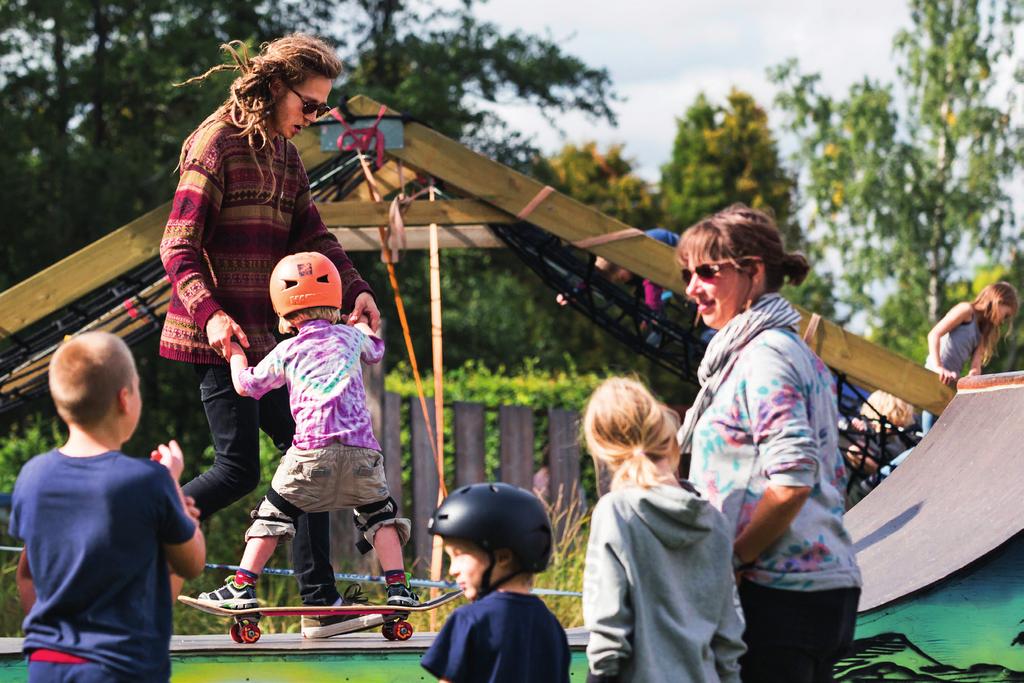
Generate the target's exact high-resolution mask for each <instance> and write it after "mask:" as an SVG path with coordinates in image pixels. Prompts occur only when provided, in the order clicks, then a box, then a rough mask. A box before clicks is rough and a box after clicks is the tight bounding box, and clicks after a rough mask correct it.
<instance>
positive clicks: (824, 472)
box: [690, 329, 861, 591]
mask: <svg viewBox="0 0 1024 683" xmlns="http://www.w3.org/2000/svg"><path fill="white" fill-rule="evenodd" d="M739 353H740V357H739V358H738V359H737V361H736V364H735V365H734V366H733V368H732V371H731V372H730V373H729V376H728V377H726V378H725V380H724V381H723V383H722V385H721V387H720V388H719V390H718V392H717V393H716V394H715V396H714V398H713V399H712V402H711V405H710V406H709V407H708V409H707V410H706V411H705V412H704V414H703V415H701V417H700V419H699V420H698V421H697V425H696V427H695V430H694V434H693V449H692V462H691V465H690V477H691V480H692V481H693V483H694V484H695V485H696V486H697V487H698V488H699V489H700V490H701V492H702V493H703V494H704V495H705V496H707V498H708V499H709V500H710V501H711V504H712V505H714V506H715V507H717V508H718V509H719V510H721V511H722V512H723V513H725V516H726V518H727V519H728V520H729V523H730V524H731V525H732V528H733V529H734V534H735V535H738V534H739V533H740V532H742V531H743V529H744V528H745V527H746V526H747V524H749V523H750V520H751V517H752V516H753V513H754V508H755V507H757V504H758V502H759V501H760V500H761V497H762V496H763V495H764V492H765V489H766V488H767V487H768V485H778V486H809V487H811V495H810V496H809V497H808V499H807V502H806V503H804V506H803V508H801V510H800V512H799V514H798V515H797V517H796V519H794V520H793V523H792V524H791V525H790V528H789V530H788V531H786V533H785V534H783V535H782V537H781V538H779V540H778V541H776V542H775V543H774V544H772V545H771V546H769V547H768V548H767V549H766V550H765V551H764V552H762V553H761V555H760V556H759V557H758V558H757V559H756V560H755V562H754V565H753V567H752V568H750V569H748V570H747V571H746V572H745V573H744V577H745V578H746V579H748V580H750V581H753V582H754V583H757V584H760V585H763V586H767V587H770V588H779V589H784V590H797V591H821V590H831V589H835V588H850V587H855V586H860V585H861V578H860V570H859V569H858V568H857V561H856V557H855V554H854V549H853V544H852V543H851V541H850V536H849V535H848V534H847V532H846V529H845V528H844V527H843V509H844V506H843V492H844V491H845V490H846V467H845V465H844V464H843V458H842V457H841V455H840V453H839V443H838V433H837V424H838V418H839V415H838V410H837V408H836V386H835V382H834V381H833V380H832V375H831V373H830V372H829V371H828V368H826V367H825V364H824V363H822V362H821V359H820V358H818V357H817V356H816V355H814V353H813V352H812V351H811V350H810V349H809V348H808V347H807V345H806V344H804V342H803V341H802V340H801V339H800V338H799V337H797V335H796V334H795V333H794V332H793V331H791V330H788V329H774V330H768V331H766V332H763V333H761V334H760V335H758V336H757V337H756V338H755V339H754V340H753V341H751V342H750V343H749V344H748V345H747V346H746V348H744V349H742V350H741V351H739Z"/></svg>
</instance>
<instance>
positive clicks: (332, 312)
mask: <svg viewBox="0 0 1024 683" xmlns="http://www.w3.org/2000/svg"><path fill="white" fill-rule="evenodd" d="M284 319H285V320H287V321H288V322H290V323H292V324H293V325H294V324H296V323H301V322H305V321H306V320H326V321H327V322H329V323H331V324H332V325H335V324H337V322H338V321H339V320H341V311H340V310H338V309H337V308H335V307H334V306H311V307H310V308H301V309H299V310H297V311H292V312H291V313H287V314H285V316H284Z"/></svg>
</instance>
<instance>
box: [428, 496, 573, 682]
mask: <svg viewBox="0 0 1024 683" xmlns="http://www.w3.org/2000/svg"><path fill="white" fill-rule="evenodd" d="M430 532H431V533H433V534H437V535H439V536H442V537H443V538H444V540H445V550H446V551H447V553H448V557H449V558H450V560H451V567H450V569H449V573H450V574H451V575H452V576H453V577H454V578H455V580H456V582H457V583H458V584H459V588H461V589H462V591H463V592H464V593H465V595H466V598H468V599H469V600H470V601H471V602H472V604H470V605H466V606H464V607H460V608H459V609H457V610H455V611H454V612H453V613H452V614H451V616H449V617H448V619H447V621H445V624H444V627H443V628H442V629H441V632H440V633H438V634H437V638H436V639H435V640H434V644H433V645H432V646H431V647H430V649H429V650H427V653H426V654H425V655H423V659H422V660H420V663H421V664H422V665H423V668H425V669H426V670H427V671H429V672H430V673H432V674H433V675H435V676H437V677H438V678H439V679H441V681H448V682H450V683H463V682H472V683H505V682H507V683H522V681H530V682H531V683H568V682H569V642H568V639H567V638H566V636H565V630H563V629H562V626H561V624H559V623H558V620H557V619H555V616H554V615H553V614H552V613H551V611H550V610H548V608H547V606H546V605H545V604H544V603H543V601H541V599H540V598H538V597H536V596H534V595H531V594H530V590H531V589H532V587H533V576H534V574H536V573H538V572H542V571H544V569H545V568H546V567H547V565H548V561H549V560H550V559H551V522H550V520H549V519H548V514H547V511H546V510H545V509H544V505H543V503H541V502H540V500H539V499H538V498H537V497H536V496H535V495H533V494H532V493H529V492H527V491H524V490H522V489H519V488H516V487H514V486H509V485H508V484H474V485H472V486H464V487H462V488H460V489H458V490H456V491H454V492H453V493H452V494H451V495H450V496H448V498H447V499H446V500H445V501H444V502H443V503H441V506H440V507H439V508H438V509H437V510H436V511H434V516H433V518H432V519H431V520H430Z"/></svg>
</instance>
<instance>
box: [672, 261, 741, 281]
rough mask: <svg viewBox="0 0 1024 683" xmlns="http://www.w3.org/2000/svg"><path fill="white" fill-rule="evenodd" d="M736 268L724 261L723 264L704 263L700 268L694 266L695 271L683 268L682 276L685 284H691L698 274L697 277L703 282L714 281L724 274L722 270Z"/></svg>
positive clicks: (729, 262)
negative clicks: (720, 274)
mask: <svg viewBox="0 0 1024 683" xmlns="http://www.w3.org/2000/svg"><path fill="white" fill-rule="evenodd" d="M729 267H733V268H734V267H735V266H734V265H733V264H732V262H731V261H722V262H721V263H702V264H700V265H699V266H694V268H693V270H690V269H689V268H683V270H682V271H681V274H682V276H683V282H684V283H686V284H690V281H691V280H693V274H694V273H696V274H697V277H699V278H700V279H701V280H714V279H715V278H716V277H718V274H719V273H721V272H722V269H724V268H729Z"/></svg>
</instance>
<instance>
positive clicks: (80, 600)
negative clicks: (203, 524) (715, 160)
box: [10, 332, 206, 683]
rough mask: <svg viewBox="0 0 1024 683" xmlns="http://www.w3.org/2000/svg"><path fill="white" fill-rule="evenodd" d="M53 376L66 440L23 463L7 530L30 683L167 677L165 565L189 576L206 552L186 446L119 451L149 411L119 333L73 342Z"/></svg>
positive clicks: (60, 352) (55, 363)
mask: <svg viewBox="0 0 1024 683" xmlns="http://www.w3.org/2000/svg"><path fill="white" fill-rule="evenodd" d="M49 380H50V394H51V395H52V396H53V402H54V404H55V405H56V407H57V412H58V413H59V414H60V416H61V418H62V419H63V420H64V422H66V423H67V426H68V440H67V443H65V444H64V445H63V446H61V447H60V448H59V449H54V450H52V451H50V452H48V453H43V454H42V455H37V456H36V457H34V458H32V459H31V460H30V461H29V462H28V463H26V464H25V466H24V467H23V468H22V469H21V472H20V473H19V474H18V480H17V482H16V483H15V486H14V494H13V499H12V503H11V523H10V533H11V535H12V536H14V537H16V538H19V539H21V540H23V541H24V544H25V547H24V550H22V553H21V557H20V559H19V561H18V569H17V575H16V581H17V585H18V592H19V594H20V596H21V603H22V606H23V607H24V608H25V611H26V613H27V616H26V618H25V621H24V624H23V628H24V631H25V641H24V651H25V654H26V655H27V656H28V660H29V662H28V676H29V681H30V683H42V682H49V681H85V680H88V681H133V682H135V681H141V682H146V683H148V682H150V681H152V682H157V681H159V682H160V683H166V682H167V681H168V679H169V678H170V674H171V662H170V655H169V650H170V639H171V601H172V595H171V592H172V591H171V578H170V576H169V572H168V565H170V569H171V570H173V571H174V572H175V573H176V574H178V575H180V576H183V577H186V578H193V577H195V576H198V575H199V573H200V572H202V570H203V566H204V562H205V559H206V545H205V542H204V540H203V534H202V532H201V531H200V530H199V526H198V524H197V522H196V520H198V518H199V511H198V510H196V509H195V504H194V503H193V502H192V501H191V500H190V499H186V498H185V497H184V496H183V495H182V493H181V489H180V488H179V487H178V483H177V480H178V477H179V476H180V475H181V470H182V467H183V462H182V457H181V449H180V448H179V447H178V444H177V443H175V442H174V441H171V442H170V444H168V445H166V446H165V445H160V446H158V447H157V449H156V450H154V451H153V452H152V453H151V455H150V459H140V458H130V457H128V456H126V455H123V454H122V453H120V450H119V449H120V448H121V446H122V445H123V444H124V442H125V441H127V440H128V438H129V437H131V435H132V432H134V431H135V427H136V425H137V424H138V422H139V414H140V412H141V410H142V397H141V396H140V395H139V378H138V375H137V374H136V372H135V362H134V361H133V359H132V355H131V352H130V351H129V350H128V347H127V345H125V343H124V342H123V341H122V340H121V339H120V338H118V337H116V336H114V335H112V334H108V333H106V332H90V333H87V334H83V335H81V336H79V337H75V338H74V339H72V340H70V341H68V342H66V343H65V344H63V345H61V347H60V348H59V349H57V352H56V353H54V355H53V358H52V359H51V361H50V375H49ZM168 472H170V476H168ZM175 583H176V584H177V586H178V587H180V579H178V578H177V577H175Z"/></svg>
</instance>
